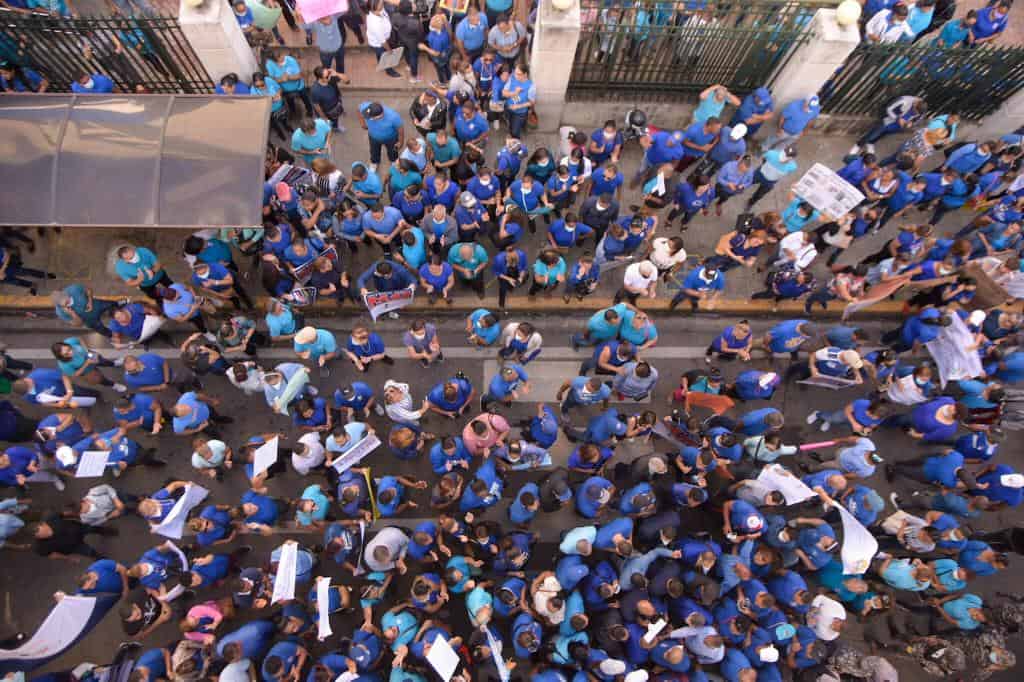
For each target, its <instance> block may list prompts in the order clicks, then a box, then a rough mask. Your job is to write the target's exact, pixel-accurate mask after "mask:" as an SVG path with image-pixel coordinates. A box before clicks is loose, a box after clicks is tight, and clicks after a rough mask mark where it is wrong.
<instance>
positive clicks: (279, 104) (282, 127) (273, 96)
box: [249, 73, 290, 140]
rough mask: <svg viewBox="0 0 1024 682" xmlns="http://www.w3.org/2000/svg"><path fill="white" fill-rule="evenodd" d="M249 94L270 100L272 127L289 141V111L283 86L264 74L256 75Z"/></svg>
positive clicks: (282, 137) (253, 77)
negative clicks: (286, 106)
mask: <svg viewBox="0 0 1024 682" xmlns="http://www.w3.org/2000/svg"><path fill="white" fill-rule="evenodd" d="M249 94H251V95H255V96H256V97H269V98H270V127H271V129H272V130H274V131H275V132H277V134H278V135H280V136H281V139H284V140H287V139H288V135H289V134H290V133H289V132H288V130H289V128H290V126H289V125H288V110H287V109H286V108H285V106H284V95H283V90H281V84H280V83H278V82H277V81H276V80H274V79H273V78H271V77H269V76H264V75H263V74H262V73H254V74H253V76H252V85H251V86H249Z"/></svg>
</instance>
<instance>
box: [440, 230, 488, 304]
mask: <svg viewBox="0 0 1024 682" xmlns="http://www.w3.org/2000/svg"><path fill="white" fill-rule="evenodd" d="M489 262H490V259H489V258H488V257H487V249H485V248H484V247H483V246H482V245H480V244H477V243H476V242H472V243H470V242H459V243H458V244H453V245H452V248H450V249H449V250H448V263H449V264H451V266H452V268H453V269H454V270H455V272H456V274H458V276H459V279H461V280H462V281H463V282H464V283H465V284H467V285H469V287H470V288H471V289H473V291H475V292H476V295H477V296H478V297H480V298H483V297H484V270H485V269H486V268H487V265H488V263H489Z"/></svg>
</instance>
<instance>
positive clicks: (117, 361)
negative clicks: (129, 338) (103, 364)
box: [114, 355, 124, 367]
mask: <svg viewBox="0 0 1024 682" xmlns="http://www.w3.org/2000/svg"><path fill="white" fill-rule="evenodd" d="M114 367H124V356H123V355H122V356H121V357H119V358H114Z"/></svg>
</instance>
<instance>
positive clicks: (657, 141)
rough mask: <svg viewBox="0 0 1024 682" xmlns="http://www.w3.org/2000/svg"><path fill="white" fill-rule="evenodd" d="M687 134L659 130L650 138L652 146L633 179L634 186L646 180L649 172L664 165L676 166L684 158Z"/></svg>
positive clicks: (679, 131)
mask: <svg viewBox="0 0 1024 682" xmlns="http://www.w3.org/2000/svg"><path fill="white" fill-rule="evenodd" d="M685 137H686V134H685V133H684V132H683V131H682V130H659V131H658V132H656V133H654V134H653V135H650V136H649V138H648V139H649V140H650V144H649V145H648V147H647V151H646V152H644V157H643V159H642V160H641V162H640V168H639V170H637V173H636V176H635V177H634V178H633V184H634V185H637V184H639V183H640V180H641V179H643V178H646V177H647V176H648V174H649V172H650V171H651V170H652V169H654V168H657V167H659V166H661V165H663V164H672V165H675V163H676V162H677V161H679V160H680V159H681V158H683V154H684V151H683V140H684V139H685Z"/></svg>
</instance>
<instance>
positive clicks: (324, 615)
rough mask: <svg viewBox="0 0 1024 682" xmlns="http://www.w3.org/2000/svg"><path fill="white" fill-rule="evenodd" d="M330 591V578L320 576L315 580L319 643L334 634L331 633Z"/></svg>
mask: <svg viewBox="0 0 1024 682" xmlns="http://www.w3.org/2000/svg"><path fill="white" fill-rule="evenodd" d="M330 589H331V579H330V578H327V577H324V576H320V577H319V578H317V579H316V610H317V614H318V615H319V620H317V631H318V634H317V637H318V638H319V639H320V641H321V642H322V641H324V640H325V639H327V638H328V637H330V636H331V635H332V634H334V633H333V632H332V631H331V611H330V604H331V597H330Z"/></svg>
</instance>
